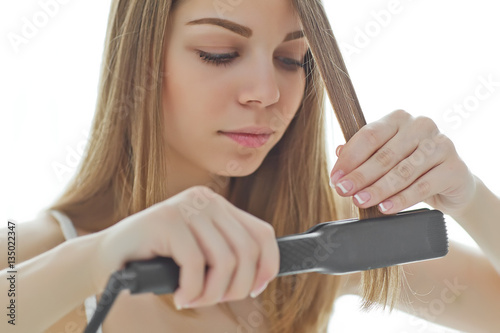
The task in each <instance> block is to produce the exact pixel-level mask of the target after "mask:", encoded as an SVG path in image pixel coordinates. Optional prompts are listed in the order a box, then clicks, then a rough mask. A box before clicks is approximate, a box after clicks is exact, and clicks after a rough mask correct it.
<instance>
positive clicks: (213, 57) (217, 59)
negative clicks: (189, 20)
mask: <svg viewBox="0 0 500 333" xmlns="http://www.w3.org/2000/svg"><path fill="white" fill-rule="evenodd" d="M197 53H198V55H199V56H200V58H202V60H203V61H204V62H206V63H209V64H212V65H215V66H220V65H223V66H224V67H225V66H227V65H229V64H230V63H231V62H232V61H233V59H235V58H237V57H238V53H236V52H233V53H223V54H216V53H208V52H204V51H200V50H198V51H197ZM280 58H282V59H285V60H289V61H290V62H291V63H288V64H285V65H290V66H293V68H291V69H289V70H291V71H297V70H299V68H304V67H305V64H303V63H300V62H298V61H296V60H294V59H290V58H283V57H280Z"/></svg>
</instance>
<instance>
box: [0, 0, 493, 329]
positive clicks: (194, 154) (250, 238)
mask: <svg viewBox="0 0 500 333" xmlns="http://www.w3.org/2000/svg"><path fill="white" fill-rule="evenodd" d="M309 4H312V2H309V1H305V0H304V1H293V2H291V1H285V0H273V1H270V0H258V1H257V0H256V1H240V2H235V1H212V0H210V1H207V0H177V1H166V0H165V1H153V0H144V1H131V0H129V1H124V0H120V1H119V0H117V1H113V4H112V8H111V13H110V18H109V26H108V34H107V40H106V51H105V57H104V63H103V66H102V77H101V84H100V90H99V92H100V94H99V103H98V105H97V111H96V114H95V118H94V122H93V127H92V132H91V138H90V141H89V144H88V147H87V150H86V153H85V156H84V158H83V160H82V164H81V165H80V168H79V169H78V171H77V173H76V176H75V178H74V179H73V180H72V182H71V183H70V184H69V185H68V187H67V189H66V191H65V192H64V193H63V194H62V196H61V197H60V198H59V199H58V200H57V201H56V202H55V203H54V204H53V205H51V206H50V207H48V208H47V210H46V211H45V212H44V214H41V215H40V216H39V218H38V219H37V220H35V221H31V222H28V223H26V228H25V229H24V230H25V233H24V234H20V235H19V238H23V242H22V243H20V246H21V247H24V248H22V250H20V254H22V256H21V257H22V258H21V260H20V261H24V262H23V263H22V264H20V265H18V270H19V272H20V274H19V285H20V287H19V288H22V293H20V294H19V297H18V304H19V308H18V313H19V315H20V319H21V318H23V321H21V320H20V321H19V322H18V324H17V325H16V329H18V331H19V332H21V331H22V332H28V331H29V332H34V331H46V332H63V331H67V330H73V331H75V330H78V331H81V329H82V328H83V327H84V326H85V325H86V320H87V318H88V317H90V316H91V315H92V312H93V311H94V309H95V304H96V303H95V302H96V300H97V301H98V300H99V299H100V297H101V293H102V291H103V289H104V287H105V284H106V282H107V279H108V278H109V276H110V275H111V273H112V272H114V271H116V270H118V269H120V268H122V267H123V265H124V264H125V263H126V262H127V261H130V260H137V259H148V258H152V257H154V256H157V255H162V256H167V257H172V258H174V259H175V260H176V262H177V263H178V264H179V266H181V272H180V287H179V289H178V290H176V292H175V293H174V294H169V295H162V296H156V295H154V294H140V295H134V296H130V295H129V294H128V293H126V292H125V293H121V294H120V296H119V297H118V298H117V300H116V302H115V304H114V305H113V307H112V309H111V311H110V312H109V314H108V316H107V318H106V320H105V322H104V324H103V327H102V331H103V332H105V333H109V332H111V333H112V332H139V331H144V330H147V331H148V332H198V331H203V332H245V331H248V332H325V331H326V327H327V325H328V320H329V318H330V316H331V313H332V310H333V303H334V301H335V299H336V298H337V297H338V296H340V295H343V294H346V293H352V294H354V293H357V292H358V286H359V285H361V286H363V287H364V289H365V290H364V293H363V296H364V300H365V304H366V305H367V306H370V305H371V304H373V303H374V302H377V303H380V304H382V305H385V304H391V306H392V305H393V304H395V305H396V306H398V307H399V308H401V309H405V308H404V305H405V303H404V302H399V303H395V300H397V298H398V290H399V287H400V286H399V284H398V281H399V277H400V274H401V272H400V271H399V269H398V268H391V269H382V270H376V271H374V272H371V273H366V274H365V273H359V274H351V275H349V276H329V275H322V274H315V273H310V274H299V275H292V276H284V277H279V278H276V275H277V273H278V272H277V270H278V267H279V253H278V248H277V245H276V242H275V238H276V237H279V236H282V235H286V234H292V233H299V232H303V231H305V230H307V229H309V228H310V227H312V226H313V225H315V224H317V223H320V222H324V221H331V220H337V219H340V218H345V217H350V209H349V208H350V207H349V206H347V205H346V204H345V202H346V201H343V200H339V201H338V202H337V204H335V200H336V199H337V198H338V196H335V195H334V193H333V191H332V189H331V188H330V187H329V186H328V184H327V183H328V181H329V180H328V177H327V172H328V170H326V165H327V164H326V151H325V145H324V142H325V131H324V128H323V118H322V117H323V108H322V100H323V88H324V85H323V81H322V80H321V77H320V75H319V72H318V70H317V68H316V67H315V66H314V63H315V62H314V61H315V59H313V58H312V56H311V52H310V51H309V47H311V48H315V49H317V48H318V44H317V43H316V44H314V45H310V44H309V43H308V41H307V40H306V38H304V37H303V34H302V33H300V31H302V28H303V25H304V24H305V25H307V26H311V25H312V21H313V19H316V20H318V21H319V20H322V19H324V13H321V12H318V13H317V14H316V16H313V17H312V18H310V20H311V21H308V22H304V17H306V15H304V12H301V10H302V9H303V8H304V6H308V5H309ZM301 8H302V9H301ZM297 14H298V15H297ZM299 17H300V18H301V19H299ZM207 18H209V19H207ZM229 21H230V22H229ZM231 22H232V23H231ZM309 41H311V42H312V40H309ZM317 55H320V56H321V55H323V56H324V54H321V53H317ZM326 59H328V58H326ZM324 63H325V60H319V62H318V64H319V65H321V66H324ZM338 89H339V90H340V88H338ZM341 93H342V91H340V94H341ZM436 130H437V129H436V126H435V125H434V123H433V122H432V121H431V120H429V119H426V118H421V117H418V118H414V117H412V116H410V115H409V114H407V113H406V112H404V111H396V112H393V113H391V114H389V115H388V116H386V117H384V118H383V119H381V120H380V121H377V122H374V123H371V124H369V125H367V126H365V127H363V128H362V129H361V130H360V131H359V132H357V134H356V135H355V136H354V137H353V138H352V139H351V140H350V141H349V142H348V143H347V144H346V145H345V146H344V147H342V149H338V156H339V158H338V161H337V163H336V164H335V166H334V168H333V170H331V174H330V175H331V177H332V179H331V182H332V184H333V185H335V188H336V191H337V193H338V194H339V195H340V196H343V197H346V198H348V197H351V196H353V197H354V198H355V199H354V203H355V204H356V206H358V207H361V208H366V207H370V206H377V205H379V207H380V210H381V211H382V212H383V213H386V214H391V213H395V212H397V211H399V210H402V209H405V208H408V207H410V206H411V205H413V204H415V203H418V202H420V201H426V202H427V203H429V204H431V205H432V206H433V207H435V208H437V209H440V210H442V211H443V212H445V213H447V214H450V215H452V216H453V217H454V218H455V219H456V220H457V221H459V222H460V223H461V224H462V225H463V226H464V228H466V230H467V231H468V232H469V233H470V234H471V235H472V236H473V237H474V239H475V240H476V241H477V242H478V244H479V246H480V247H481V248H482V249H483V250H484V253H485V255H484V256H483V255H477V254H475V253H470V252H468V250H466V249H463V248H461V247H459V246H457V245H455V244H452V246H451V247H450V253H449V254H448V255H447V256H446V257H445V258H443V259H440V260H435V261H426V262H421V263H414V264H410V265H407V266H405V269H406V267H407V268H408V270H411V272H412V275H409V276H407V277H406V278H407V280H408V285H409V286H410V287H411V289H412V290H414V291H416V292H429V291H431V290H432V291H431V292H430V294H429V296H432V297H446V298H445V299H446V301H447V302H446V307H445V309H444V310H443V311H442V312H441V313H439V314H438V315H437V314H436V312H435V311H434V312H432V311H431V312H430V313H429V312H427V313H424V312H418V310H420V309H421V310H426V309H427V306H428V305H427V304H426V303H424V302H420V303H419V300H418V299H411V301H412V302H413V304H412V305H413V307H414V308H413V309H405V310H407V311H410V312H411V313H415V312H414V311H415V310H417V312H416V314H417V315H420V316H421V317H423V318H424V319H427V320H433V321H436V322H438V323H441V324H444V325H448V326H450V327H455V328H458V329H462V330H469V331H471V330H476V331H488V330H490V331H491V330H493V329H494V328H495V327H499V326H498V325H500V324H499V321H498V318H497V315H496V314H497V313H498V309H499V306H498V296H499V295H500V277H499V272H500V248H499V246H498V245H497V243H498V236H497V235H498V234H499V229H500V227H499V225H498V223H496V220H495V218H494V217H492V216H499V215H500V212H498V208H497V207H498V198H497V197H495V196H494V195H493V194H492V193H491V192H490V191H488V189H487V188H486V187H485V186H484V184H482V183H481V181H480V180H479V179H478V178H477V177H475V176H473V175H472V174H471V173H470V171H469V170H468V169H467V167H466V166H465V164H464V163H463V161H462V160H461V159H460V158H459V157H458V155H457V153H456V151H455V150H454V148H453V145H452V143H451V142H450V141H449V140H448V139H447V138H446V137H444V136H443V135H442V134H439V133H438V132H436ZM242 132H245V133H246V134H242ZM428 147H433V148H432V150H429V149H427V148H428ZM417 153H421V154H424V155H423V156H425V158H424V159H423V160H422V159H421V160H422V161H423V162H422V163H411V161H414V159H410V157H411V156H412V154H417ZM311 203H314V205H311ZM495 210H497V211H495ZM485 212H488V214H486V213H485ZM3 234H6V233H2V235H3ZM77 236H78V237H77ZM72 238H75V239H72ZM38 254H41V255H39V256H37V255H38ZM18 261H19V258H18ZM2 262H5V261H2ZM206 264H208V265H209V266H210V269H209V271H208V273H207V275H206V279H205V278H204V277H205V276H204V274H203V273H204V267H205V265H206ZM495 268H496V270H495ZM3 272H6V271H5V270H4V271H3ZM456 277H458V279H459V281H458V282H457V283H455V284H452V285H451V287H450V286H449V284H448V283H449V281H452V283H454V281H455V280H454V278H456ZM2 280H3V281H5V279H2ZM40 281H43V288H40V285H41V284H40ZM2 283H4V285H6V284H5V282H2ZM4 285H2V286H4ZM367 286H368V287H367ZM463 286H466V288H465V289H464V287H463ZM445 287H446V288H448V289H446V290H447V291H446V292H443V290H445V289H444V288H445ZM450 288H452V289H450ZM262 290H263V291H262ZM450 292H451V294H450ZM259 293H260V294H259ZM436 293H437V294H436ZM250 294H251V296H250ZM27 295H30V296H29V297H30V299H29V302H28V296H27ZM33 295H36V297H33ZM94 295H97V297H94ZM403 295H405V296H407V297H413V298H415V296H413V295H410V294H403ZM253 296H255V298H254V297H253ZM452 296H455V298H453V297H452ZM3 297H5V296H3ZM420 298H422V297H420ZM84 300H85V304H83V302H84ZM175 304H178V305H181V306H184V307H185V309H182V310H177V309H176V308H175ZM188 305H189V306H188ZM480 306H481V311H480V310H479V309H480ZM21 316H22V317H21ZM28 318H29V322H28V320H27V319H28ZM0 325H3V326H0V327H1V328H2V329H4V328H5V331H15V330H14V329H13V328H12V326H9V325H7V324H6V323H5V322H4V321H3V322H2V324H0Z"/></svg>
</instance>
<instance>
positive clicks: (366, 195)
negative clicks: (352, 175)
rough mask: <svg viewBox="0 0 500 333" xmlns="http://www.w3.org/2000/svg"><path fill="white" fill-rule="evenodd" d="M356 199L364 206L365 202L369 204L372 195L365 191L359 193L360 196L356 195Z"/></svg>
mask: <svg viewBox="0 0 500 333" xmlns="http://www.w3.org/2000/svg"><path fill="white" fill-rule="evenodd" d="M354 198H356V200H357V201H358V203H359V204H360V205H362V204H364V203H365V202H368V201H369V200H370V199H371V195H370V193H368V192H366V191H363V192H359V193H358V194H356V195H355V196H354Z"/></svg>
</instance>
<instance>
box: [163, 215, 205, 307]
mask: <svg viewBox="0 0 500 333" xmlns="http://www.w3.org/2000/svg"><path fill="white" fill-rule="evenodd" d="M174 221H175V220H174ZM167 238H168V239H167V241H166V244H167V246H168V247H169V249H167V250H166V252H167V253H159V255H163V256H171V257H172V259H174V261H175V262H176V264H177V265H178V266H179V268H180V269H179V288H177V290H176V291H175V294H174V301H175V304H177V305H181V306H182V305H184V304H186V303H187V302H188V300H190V299H192V298H194V297H196V295H198V294H199V293H201V290H202V286H203V283H204V282H203V281H204V280H205V265H206V261H207V259H206V257H205V254H204V253H203V250H202V248H201V247H200V244H199V243H198V241H197V239H196V237H195V236H194V234H193V233H192V231H191V229H190V228H189V227H188V226H187V225H186V223H184V222H181V221H179V222H177V223H172V227H171V229H170V230H169V232H168V233H167ZM196 288H197V289H196Z"/></svg>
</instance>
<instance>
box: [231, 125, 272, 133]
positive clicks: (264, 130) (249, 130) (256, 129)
mask: <svg viewBox="0 0 500 333" xmlns="http://www.w3.org/2000/svg"><path fill="white" fill-rule="evenodd" d="M222 132H223V133H241V134H273V133H274V131H273V130H272V129H271V128H269V127H257V126H249V127H244V128H239V129H235V130H228V131H222Z"/></svg>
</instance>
